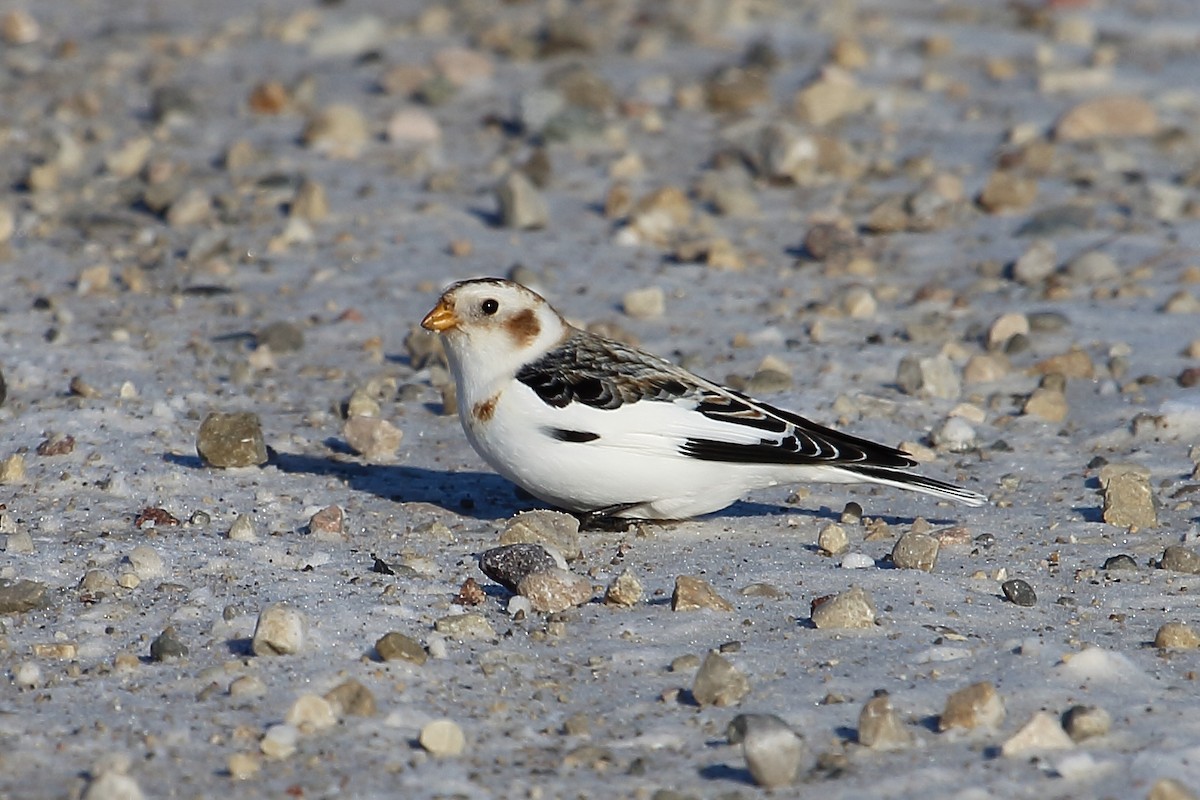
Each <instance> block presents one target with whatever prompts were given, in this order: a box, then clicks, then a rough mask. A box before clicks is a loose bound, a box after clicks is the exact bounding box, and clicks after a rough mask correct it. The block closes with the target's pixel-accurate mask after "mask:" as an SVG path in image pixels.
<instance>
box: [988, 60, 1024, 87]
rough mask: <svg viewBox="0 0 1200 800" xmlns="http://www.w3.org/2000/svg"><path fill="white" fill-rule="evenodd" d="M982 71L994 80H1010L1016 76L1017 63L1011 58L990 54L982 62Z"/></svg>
mask: <svg viewBox="0 0 1200 800" xmlns="http://www.w3.org/2000/svg"><path fill="white" fill-rule="evenodd" d="M984 72H986V73H987V76H988V78H990V79H991V80H993V81H996V82H998V83H999V82H1004V81H1011V80H1012V79H1013V78H1015V77H1017V65H1016V64H1014V63H1013V62H1012V59H1008V58H1003V57H1000V56H992V57H990V58H988V59H987V60H986V61H985V62H984Z"/></svg>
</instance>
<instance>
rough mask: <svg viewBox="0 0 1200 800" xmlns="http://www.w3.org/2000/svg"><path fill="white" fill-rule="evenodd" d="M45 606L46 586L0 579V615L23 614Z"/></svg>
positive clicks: (32, 582) (24, 581)
mask: <svg viewBox="0 0 1200 800" xmlns="http://www.w3.org/2000/svg"><path fill="white" fill-rule="evenodd" d="M45 604H46V584H44V583H41V582H40V581H30V580H25V579H23V578H21V579H17V580H8V579H6V578H0V614H23V613H25V612H26V611H32V610H33V609H35V608H41V607H42V606H43V605H45Z"/></svg>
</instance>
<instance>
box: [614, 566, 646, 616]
mask: <svg viewBox="0 0 1200 800" xmlns="http://www.w3.org/2000/svg"><path fill="white" fill-rule="evenodd" d="M642 594H643V589H642V582H641V581H640V580H638V577H637V576H636V575H634V574H633V572H631V571H630V570H628V569H625V570H622V571H621V573H620V574H619V575H617V576H616V577H615V578H613V579H612V582H611V583H609V584H608V588H607V589H606V590H605V592H604V602H605V603H608V604H609V605H614V606H621V607H623V608H630V607H632V606H635V605H637V604H638V602H640V601H641V599H642Z"/></svg>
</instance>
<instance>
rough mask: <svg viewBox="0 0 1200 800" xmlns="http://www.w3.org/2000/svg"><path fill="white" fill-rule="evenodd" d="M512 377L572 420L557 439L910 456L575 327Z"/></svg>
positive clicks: (836, 458)
mask: <svg viewBox="0 0 1200 800" xmlns="http://www.w3.org/2000/svg"><path fill="white" fill-rule="evenodd" d="M516 377H517V380H518V381H520V382H521V383H523V384H524V385H526V386H527V387H529V388H530V389H531V390H533V392H534V393H535V394H536V395H537V396H538V397H539V398H540V399H541V400H542V402H543V403H545V404H546V405H547V406H550V407H551V408H553V409H559V410H561V411H562V412H565V413H563V414H561V415H554V416H559V417H560V418H561V419H563V420H564V422H565V421H567V420H569V421H570V424H564V425H563V426H558V427H553V428H551V435H552V436H554V437H555V438H558V439H560V440H563V441H578V442H580V443H588V444H592V443H594V444H595V445H596V446H610V447H612V446H615V447H634V448H637V449H661V448H664V447H666V448H669V449H671V450H674V451H675V452H678V453H679V454H681V455H684V456H687V457H690V458H696V459H701V460H704V461H722V462H729V463H747V464H795V465H852V464H857V465H861V466H880V467H894V468H901V469H903V468H907V467H912V466H915V465H916V462H915V461H913V460H912V459H911V458H910V457H909V456H908V454H907V453H904V452H903V451H900V450H896V449H894V448H891V447H887V446H885V445H881V444H876V443H874V442H871V441H868V440H866V439H860V438H858V437H856V436H850V435H848V434H845V433H841V432H839V431H835V430H833V429H831V428H826V427H824V426H822V425H818V424H816V423H815V422H812V421H810V420H807V419H805V418H804V417H801V416H799V415H798V414H794V413H792V412H790V411H784V410H782V409H779V408H776V407H774V406H771V405H768V404H767V403H763V402H761V401H758V400H754V399H752V398H750V397H747V396H746V395H744V394H741V393H740V392H736V391H734V390H732V389H728V388H726V387H724V386H721V385H720V384H716V383H713V382H711V381H708V380H706V379H704V378H701V377H699V376H696V375H693V374H692V373H690V372H688V371H687V370H685V369H683V368H681V367H677V366H675V365H673V364H671V363H670V362H668V361H665V360H663V359H660V358H657V357H655V356H651V355H649V354H647V353H643V352H642V351H640V350H637V349H635V348H632V347H628V346H627V345H623V344H621V343H619V342H614V341H611V340H609V339H604V338H602V337H598V336H595V335H593V334H589V333H585V332H582V331H577V332H576V333H574V334H573V335H572V336H571V337H570V338H568V339H567V340H566V341H565V342H563V343H562V344H561V345H559V346H558V347H556V348H555V349H554V350H551V351H550V352H549V353H546V354H545V355H543V356H542V357H540V358H538V359H537V360H535V361H533V362H531V363H529V364H526V365H525V366H524V367H522V368H521V369H520V370H519V371H518V373H517V376H516ZM619 409H623V412H622V413H620V414H619V415H618V414H617V411H618V410H619ZM595 412H608V413H603V414H597V413H595Z"/></svg>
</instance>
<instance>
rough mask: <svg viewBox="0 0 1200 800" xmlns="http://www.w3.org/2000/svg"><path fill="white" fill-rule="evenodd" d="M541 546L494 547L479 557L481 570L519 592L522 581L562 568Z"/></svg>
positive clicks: (511, 590) (512, 590) (506, 586)
mask: <svg viewBox="0 0 1200 800" xmlns="http://www.w3.org/2000/svg"><path fill="white" fill-rule="evenodd" d="M562 566H565V564H560V563H559V562H558V561H557V560H556V559H555V558H554V556H553V554H551V553H550V551H549V550H547V549H546V548H545V547H543V546H542V545H540V544H534V543H520V544H508V545H503V546H501V547H493V548H492V549H490V550H486V551H484V552H483V554H482V555H480V556H479V569H480V570H481V571H482V572H483V574H484V575H487V576H488V577H489V578H491V579H492V580H494V581H495V582H496V583H498V584H500V585H501V586H503V587H504V588H506V589H508V590H509V591H510V592H515V591H517V586H518V585H520V583H521V579H522V578H524V577H525V576H526V575H529V574H531V573H534V572H539V571H542V570H548V569H554V568H555V567H562Z"/></svg>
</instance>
